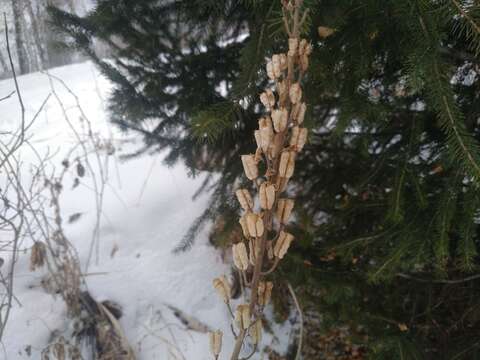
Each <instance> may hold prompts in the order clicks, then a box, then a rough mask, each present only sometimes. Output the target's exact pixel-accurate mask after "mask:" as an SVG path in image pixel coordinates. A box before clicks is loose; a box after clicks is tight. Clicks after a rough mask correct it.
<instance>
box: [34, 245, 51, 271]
mask: <svg viewBox="0 0 480 360" xmlns="http://www.w3.org/2000/svg"><path fill="white" fill-rule="evenodd" d="M31 251H32V252H31V253H30V271H35V270H36V269H37V268H40V267H42V266H43V265H45V259H46V257H47V247H46V246H45V244H44V243H43V242H41V241H35V243H34V244H33V246H32V250H31Z"/></svg>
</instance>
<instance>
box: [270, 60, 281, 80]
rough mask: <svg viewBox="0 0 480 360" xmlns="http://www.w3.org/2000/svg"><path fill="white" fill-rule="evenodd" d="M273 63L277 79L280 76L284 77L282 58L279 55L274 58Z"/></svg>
mask: <svg viewBox="0 0 480 360" xmlns="http://www.w3.org/2000/svg"><path fill="white" fill-rule="evenodd" d="M272 63H273V74H274V75H275V78H279V77H280V76H282V65H281V61H280V56H279V55H278V54H275V55H273V56H272Z"/></svg>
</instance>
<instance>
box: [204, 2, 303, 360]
mask: <svg viewBox="0 0 480 360" xmlns="http://www.w3.org/2000/svg"><path fill="white" fill-rule="evenodd" d="M282 3H283V7H284V16H285V14H287V15H290V16H288V19H287V21H286V27H287V33H288V34H289V37H290V38H289V40H288V52H287V53H281V54H275V55H273V56H272V57H271V58H270V59H269V60H268V62H267V65H266V72H267V75H268V77H269V79H270V80H271V81H272V87H271V88H269V89H267V90H265V91H264V92H263V93H262V94H260V101H261V103H262V104H263V106H264V108H265V111H264V115H263V116H261V117H260V119H259V120H258V130H255V133H254V136H255V140H256V144H257V149H256V151H255V153H252V154H246V155H242V156H241V161H242V164H243V169H244V172H245V176H246V177H247V178H248V179H249V180H251V181H252V182H253V185H254V188H255V189H256V196H255V197H253V196H252V194H251V193H250V192H249V190H248V189H244V188H241V189H238V190H236V192H235V195H236V197H237V199H238V202H239V204H240V206H241V208H242V211H243V214H242V215H241V217H240V220H239V222H240V226H241V228H242V232H243V240H242V241H240V242H238V243H236V244H233V246H232V254H233V261H234V264H235V267H236V268H237V269H238V271H239V272H240V273H241V280H242V281H243V285H244V287H246V288H250V295H249V301H246V303H244V304H240V305H238V306H237V307H236V309H235V311H233V310H232V309H231V305H230V299H231V289H230V285H229V283H228V280H227V279H226V277H224V276H223V277H220V278H217V279H215V280H214V287H215V289H216V290H217V292H218V293H219V294H220V296H221V297H222V299H223V301H224V302H225V303H226V304H227V306H228V308H229V310H230V314H231V315H232V317H233V319H234V324H235V327H234V335H235V338H236V344H235V349H234V351H233V354H232V356H231V359H232V360H237V359H238V358H239V353H240V350H241V347H242V345H243V343H244V340H245V338H247V337H248V338H250V341H251V343H252V344H253V345H254V351H255V350H256V348H257V345H258V344H259V342H260V339H261V333H262V321H261V318H262V312H263V309H264V307H265V306H266V305H267V304H268V303H269V301H270V298H271V294H272V288H273V283H272V282H271V281H267V280H266V277H267V276H268V275H269V274H270V273H271V272H273V271H274V270H275V268H276V266H277V265H278V263H279V262H280V260H281V259H282V258H283V257H284V256H285V255H286V253H287V252H288V249H289V248H290V245H291V244H292V242H293V241H294V236H293V235H292V234H291V233H289V232H288V230H287V226H288V223H289V220H290V217H291V214H292V210H293V207H294V200H293V199H290V198H288V197H287V196H286V194H285V192H286V189H287V187H288V182H289V180H290V178H291V177H292V176H293V175H294V172H295V161H296V158H297V155H298V153H299V152H301V151H302V149H303V147H304V145H305V143H306V141H307V129H306V128H305V127H303V122H304V119H305V113H306V110H307V106H306V104H305V102H304V101H303V90H302V87H301V85H300V83H301V80H302V78H303V76H304V74H305V72H306V71H307V69H308V64H309V55H310V53H311V51H312V48H311V45H310V44H309V43H308V42H307V40H305V39H300V36H299V33H300V31H299V27H300V26H301V22H302V20H301V18H300V16H299V15H300V7H301V3H302V1H301V0H296V1H282ZM289 23H290V26H289V25H288V24H289ZM221 342H222V334H221V332H218V331H216V332H214V333H212V334H211V336H210V345H211V350H212V353H213V355H214V357H215V359H218V356H219V353H220V350H221Z"/></svg>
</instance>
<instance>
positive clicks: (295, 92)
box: [289, 83, 302, 104]
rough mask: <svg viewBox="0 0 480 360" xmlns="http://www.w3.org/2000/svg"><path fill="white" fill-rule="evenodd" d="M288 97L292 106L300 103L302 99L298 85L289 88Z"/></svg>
mask: <svg viewBox="0 0 480 360" xmlns="http://www.w3.org/2000/svg"><path fill="white" fill-rule="evenodd" d="M289 95H290V101H291V102H292V104H296V103H298V102H300V100H301V99H302V88H301V86H300V84H299V83H294V84H292V85H291V86H290V91H289Z"/></svg>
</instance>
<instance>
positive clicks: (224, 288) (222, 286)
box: [213, 275, 232, 303]
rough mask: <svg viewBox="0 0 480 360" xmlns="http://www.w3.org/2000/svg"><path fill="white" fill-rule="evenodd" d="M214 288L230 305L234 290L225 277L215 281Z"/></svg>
mask: <svg viewBox="0 0 480 360" xmlns="http://www.w3.org/2000/svg"><path fill="white" fill-rule="evenodd" d="M213 287H214V288H215V290H217V292H218V294H219V295H220V297H221V298H222V299H223V301H224V302H225V303H228V302H229V301H230V298H231V297H232V295H231V294H232V290H231V288H230V284H229V283H228V281H227V278H226V277H225V275H223V276H221V277H219V278H216V279H214V280H213Z"/></svg>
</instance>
